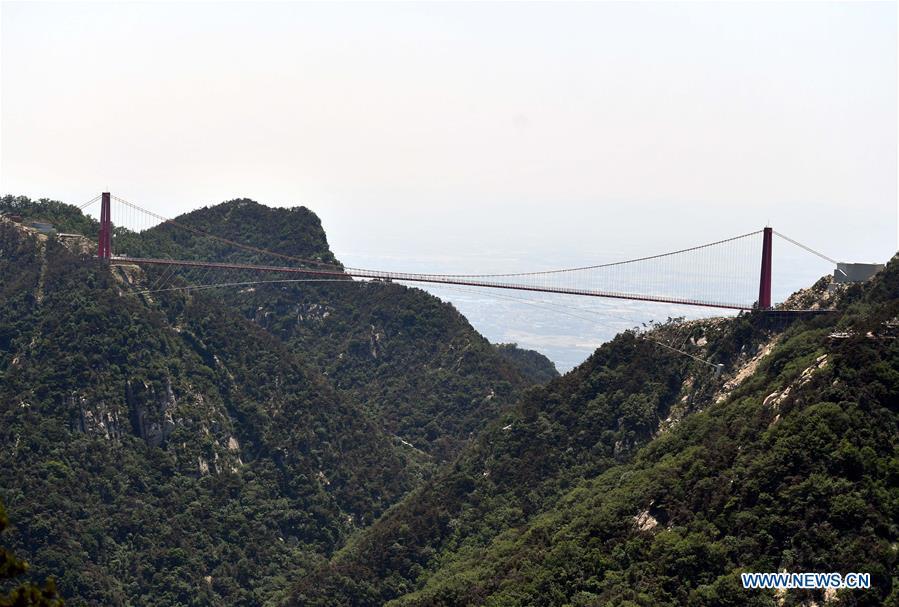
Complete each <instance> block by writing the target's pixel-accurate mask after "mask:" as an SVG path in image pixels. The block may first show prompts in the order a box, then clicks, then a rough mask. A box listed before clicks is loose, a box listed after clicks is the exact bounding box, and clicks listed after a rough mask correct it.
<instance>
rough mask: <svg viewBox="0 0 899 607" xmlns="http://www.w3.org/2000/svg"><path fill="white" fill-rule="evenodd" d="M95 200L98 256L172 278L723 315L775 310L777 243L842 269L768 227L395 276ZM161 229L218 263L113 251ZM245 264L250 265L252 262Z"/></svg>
mask: <svg viewBox="0 0 899 607" xmlns="http://www.w3.org/2000/svg"><path fill="white" fill-rule="evenodd" d="M98 200H99V201H100V230H99V235H98V246H97V257H98V258H99V259H101V260H104V261H106V262H108V263H110V264H111V265H116V266H125V265H135V266H141V267H156V268H164V269H166V270H168V271H169V276H171V275H173V274H174V273H175V272H179V271H182V272H190V271H199V270H203V271H206V272H209V271H213V272H215V271H231V272H239V273H240V275H241V276H247V275H262V274H264V275H275V276H277V277H281V278H282V279H283V280H272V281H267V282H296V281H299V280H302V279H304V278H308V279H310V280H316V279H317V280H331V281H343V280H348V279H353V278H356V279H368V280H381V281H399V282H410V283H429V284H435V285H458V286H463V287H478V288H483V289H502V290H511V291H530V292H537V293H554V294H564V295H574V296H581V297H597V298H608V299H622V300H630V301H642V302H656V303H662V304H677V305H687V306H701V307H706V308H718V309H725V310H752V309H755V310H762V311H766V310H772V309H773V305H772V300H771V287H772V279H773V267H772V250H773V244H774V238H775V237H778V238H779V239H781V240H783V241H785V242H788V243H791V244H792V245H795V246H797V247H800V248H801V249H803V250H805V251H806V252H808V253H811V254H814V255H816V256H818V257H820V258H822V259H824V260H826V261H828V262H831V263H833V264H834V265H836V263H837V262H836V261H835V260H834V259H832V258H830V257H828V256H826V255H823V254H822V253H819V252H817V251H815V250H813V249H811V248H810V247H807V246H805V245H803V244H801V243H799V242H798V241H796V240H793V239H791V238H789V237H787V236H785V235H783V234H780V233H778V232H776V231H775V230H773V229H772V228H771V227H765V228H762V229H759V230H756V231H753V232H749V233H746V234H741V235H738V236H734V237H732V238H726V239H722V240H717V241H714V242H710V243H706V244H702V245H698V246H694V247H689V248H684V249H679V250H676V251H670V252H665V253H659V254H655V255H650V256H643V257H637V258H633V259H627V260H622V261H615V262H609V263H601V264H594V265H584V266H578V267H569V268H554V269H545V270H534V271H529V272H507V273H490V274H445V273H421V272H396V271H386V270H373V269H366V268H354V267H347V266H343V265H340V264H337V263H333V262H325V261H322V260H320V259H309V258H301V257H296V256H291V255H286V254H284V253H281V252H278V251H273V250H268V249H265V248H262V247H258V246H253V245H249V244H246V243H242V242H239V241H237V240H235V239H233V238H226V237H224V236H220V235H216V234H213V233H210V232H208V231H205V230H202V229H200V228H198V227H197V226H196V225H192V224H191V222H189V221H187V220H183V221H176V220H172V219H169V218H166V217H163V216H161V215H158V214H156V213H154V212H152V211H149V210H147V209H145V208H143V207H140V206H138V205H137V204H134V203H132V202H129V201H127V200H124V199H122V198H119V197H118V196H113V195H111V194H109V193H103V194H100V195H98V196H97V197H95V198H94V199H92V200H90V201H88V202H87V203H85V204H83V205H81V208H82V210H83V209H86V208H87V207H89V206H90V205H92V204H95V203H96V202H97V201H98ZM113 202H115V204H113ZM114 215H115V218H114ZM160 226H169V227H170V228H171V230H173V233H174V232H180V235H179V236H178V240H179V241H186V242H190V243H197V242H208V243H211V244H212V245H214V249H215V251H216V255H215V257H216V259H204V258H201V257H199V256H198V257H197V258H194V259H188V258H178V257H176V258H172V257H160V256H140V255H129V254H127V253H124V252H122V253H119V254H116V253H114V252H113V244H114V240H116V238H114V235H115V236H116V237H118V235H119V234H120V233H132V234H142V233H143V232H145V231H147V230H152V229H154V228H155V229H158V228H159V227H160ZM117 228H119V229H122V228H123V229H124V230H126V231H127V232H120V231H117ZM198 248H201V249H202V248H203V247H198ZM207 248H208V247H207ZM185 250H193V249H190V248H187V249H185ZM247 259H252V262H251V261H247ZM298 277H299V279H298ZM260 282H264V281H260ZM234 284H242V283H238V282H235V283H234ZM781 311H783V310H781Z"/></svg>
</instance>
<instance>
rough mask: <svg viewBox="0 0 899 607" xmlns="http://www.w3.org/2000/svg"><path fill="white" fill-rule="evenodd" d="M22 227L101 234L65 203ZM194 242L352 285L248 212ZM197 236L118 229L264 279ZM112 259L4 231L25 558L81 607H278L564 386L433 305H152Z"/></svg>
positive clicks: (263, 214) (304, 241) (14, 475)
mask: <svg viewBox="0 0 899 607" xmlns="http://www.w3.org/2000/svg"><path fill="white" fill-rule="evenodd" d="M0 211H4V212H7V213H11V214H13V215H17V216H21V217H22V218H24V219H25V221H26V223H27V221H28V220H29V219H31V220H45V221H51V222H52V223H53V224H54V226H55V227H56V228H57V229H58V230H59V231H62V232H67V233H79V232H80V233H85V234H86V235H87V236H88V237H92V236H93V233H94V231H95V230H96V223H95V222H93V221H92V220H90V219H89V218H87V217H85V216H84V215H83V214H82V213H81V212H80V211H78V210H77V209H76V208H75V207H72V206H70V205H64V204H62V203H58V202H54V201H46V200H42V201H31V200H29V199H27V198H23V197H17V198H14V197H9V196H7V197H4V198H2V199H0ZM179 221H183V222H186V223H189V224H191V225H192V226H193V227H194V228H195V229H201V230H209V231H213V232H216V233H218V234H221V235H224V237H226V238H229V239H234V240H240V241H241V242H247V243H248V244H251V245H252V244H257V245H260V246H269V247H274V248H277V249H278V250H279V251H281V252H282V253H283V254H285V255H291V256H302V257H304V258H309V257H312V258H316V259H320V260H322V261H325V262H328V263H337V262H336V260H335V259H334V258H333V255H331V253H330V251H329V250H328V247H327V241H326V239H325V235H324V232H323V231H322V230H321V226H320V224H319V222H318V219H317V218H316V217H315V215H314V214H313V213H311V212H310V211H308V210H307V209H303V208H300V209H291V210H287V209H268V208H266V207H263V206H262V205H258V204H256V203H252V202H249V201H234V202H232V203H227V204H224V205H219V206H217V207H212V208H209V209H203V210H201V211H198V212H196V213H194V214H190V215H188V216H186V217H182V218H179ZM183 234H184V232H183V231H181V230H178V229H176V228H174V227H173V226H161V227H159V228H156V229H154V230H151V231H149V232H146V233H144V234H141V235H137V234H133V233H130V232H128V231H127V230H123V229H117V231H116V247H117V250H118V251H119V252H126V253H132V254H146V255H151V256H154V257H165V256H173V257H174V256H181V257H186V258H198V257H201V256H208V257H209V258H212V259H237V260H240V261H256V260H257V259H255V258H253V256H252V255H250V256H248V255H247V253H246V251H245V250H240V249H237V250H233V249H231V248H229V247H224V248H216V245H215V241H211V240H210V239H203V238H195V236H196V234H194V238H192V237H191V233H190V232H187V238H185V237H184V235H183ZM92 247H93V248H92ZM94 248H95V244H92V243H91V242H90V240H89V239H83V240H81V241H79V240H78V239H74V240H73V239H71V238H66V241H65V244H63V243H62V242H61V241H60V240H58V239H57V238H55V237H52V236H51V237H47V236H44V235H41V234H37V233H36V232H35V231H34V230H29V229H27V228H25V227H23V226H22V225H21V224H18V223H16V222H14V221H11V220H9V219H8V218H7V219H2V218H0V420H2V423H0V498H2V499H3V500H4V501H5V503H6V505H7V508H8V510H9V511H10V515H11V518H12V521H13V525H12V527H11V529H10V530H9V531H8V533H7V534H5V535H6V536H7V537H8V538H9V540H8V541H9V542H11V544H12V548H14V549H15V550H16V551H17V552H18V553H20V554H21V555H22V556H24V557H26V558H28V560H29V561H30V562H31V563H32V565H33V572H34V575H35V576H36V578H39V579H43V578H44V577H46V576H47V575H54V576H56V577H57V578H58V579H59V582H60V583H59V586H60V589H61V590H62V593H63V595H64V596H66V597H67V598H68V599H69V601H70V603H72V604H97V605H99V604H102V605H125V604H156V605H176V604H263V603H270V602H273V601H276V599H277V596H278V593H279V592H281V591H283V590H284V589H286V588H288V587H289V585H290V584H289V582H290V580H292V579H296V578H298V577H299V576H300V575H302V573H303V572H304V571H305V570H306V569H307V568H309V567H310V566H312V565H313V564H315V563H317V562H319V561H321V560H322V559H323V558H327V556H328V555H329V554H330V552H331V551H332V550H333V549H335V548H336V547H339V546H340V545H341V544H342V543H343V542H344V540H345V538H346V537H348V536H349V534H350V533H351V532H353V531H354V530H356V529H358V528H360V527H364V526H365V525H367V524H369V523H371V522H372V521H373V520H374V519H375V518H376V517H377V516H378V515H379V514H380V513H381V512H382V511H383V510H384V509H385V508H386V507H387V506H389V505H390V504H392V503H394V502H395V501H396V500H397V499H398V498H399V497H400V496H401V495H403V494H404V493H406V492H407V491H408V490H410V489H411V488H412V487H414V486H416V484H418V483H420V482H421V475H422V474H423V473H424V472H425V471H426V469H427V468H430V467H433V464H434V463H436V462H439V460H440V459H442V458H444V457H449V456H450V455H451V454H452V453H454V452H455V451H456V450H458V448H459V446H460V445H461V444H463V443H464V442H465V440H466V439H467V438H468V436H469V434H470V433H473V432H476V431H477V430H478V429H480V428H481V427H482V426H483V425H484V424H485V423H487V421H488V420H490V419H491V418H492V417H494V416H496V415H497V412H498V411H500V410H502V408H503V407H507V406H508V405H509V403H510V402H512V401H513V400H514V398H515V397H516V395H517V394H518V393H520V391H521V390H522V389H523V388H525V387H526V386H528V385H530V384H532V383H535V382H537V381H541V380H542V379H543V378H545V377H547V376H550V375H556V373H555V369H554V367H553V366H552V363H550V362H549V361H548V360H547V359H545V357H542V356H540V355H537V354H536V353H526V352H523V351H519V350H517V349H511V348H503V349H502V350H500V349H498V348H496V347H494V346H493V345H491V344H489V343H488V342H487V341H486V340H484V339H483V338H482V337H481V336H480V335H478V334H477V332H475V331H474V329H472V328H471V326H470V325H469V324H468V323H467V321H466V320H465V319H464V318H463V317H462V316H461V315H460V314H458V312H457V311H456V310H455V309H454V308H452V306H450V305H447V304H444V303H442V302H440V301H439V300H437V299H436V298H434V297H432V296H430V295H428V294H426V293H424V292H422V291H420V290H417V289H408V288H406V287H402V286H399V285H393V284H386V283H366V284H351V283H350V281H345V282H346V283H348V284H346V285H343V284H341V285H312V287H315V289H317V290H313V289H311V288H310V289H306V288H300V286H299V285H293V286H289V285H288V286H283V285H274V286H272V285H269V286H261V287H260V288H259V289H255V290H254V289H249V290H244V291H243V292H235V291H233V290H232V291H231V292H225V293H220V292H212V291H202V292H200V291H197V292H182V291H177V290H175V291H158V292H153V293H141V292H142V291H146V290H148V289H151V287H153V286H154V284H155V283H156V281H157V279H158V278H160V274H159V273H153V272H150V273H149V274H148V273H145V272H144V271H142V270H140V269H139V268H136V267H123V268H113V269H110V268H109V267H108V266H106V265H103V264H100V263H98V262H96V260H92V259H91V258H90V253H91V252H92V251H93V250H94ZM189 278H193V277H189ZM167 280H169V282H168V283H167V284H166V285H165V286H171V285H172V284H184V283H183V281H181V279H180V278H179V277H178V276H174V277H172V276H171V275H170V276H169V277H168V278H167ZM211 281H212V280H211ZM329 286H337V287H338V289H337V290H336V291H334V290H329ZM341 288H343V289H353V291H346V290H345V291H343V294H341V291H340V290H339V289H341ZM151 290H152V289H151ZM518 359H522V360H526V361H527V364H525V365H520V364H518V363H517V362H516V360H518ZM432 420H436V421H434V423H431V422H432ZM395 435H398V436H395ZM401 439H402V440H401ZM410 442H411V444H409V443H410ZM415 447H418V448H417V449H416V448H415ZM426 452H427V453H426ZM422 464H426V466H423V465H422Z"/></svg>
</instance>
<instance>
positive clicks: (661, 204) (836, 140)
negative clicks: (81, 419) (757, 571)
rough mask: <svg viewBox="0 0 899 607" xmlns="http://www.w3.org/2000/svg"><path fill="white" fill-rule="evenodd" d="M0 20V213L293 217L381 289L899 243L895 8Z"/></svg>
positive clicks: (108, 12)
mask: <svg viewBox="0 0 899 607" xmlns="http://www.w3.org/2000/svg"><path fill="white" fill-rule="evenodd" d="M0 19H2V23H0V53H2V56H0V186H2V187H0V193H3V194H6V193H10V194H23V195H27V196H30V197H33V198H40V197H47V198H54V199H59V200H63V201H66V202H71V203H80V202H83V201H86V200H88V199H90V198H91V197H92V196H94V195H95V194H96V193H98V192H99V191H100V190H110V191H113V192H115V193H117V194H118V195H120V196H122V197H124V198H127V199H130V200H134V201H135V202H138V203H139V204H141V205H142V206H144V207H147V208H150V209H152V210H154V211H156V212H158V213H160V214H162V215H165V216H169V217H172V216H175V215H177V214H180V213H183V212H186V211H188V210H191V209H193V208H196V207H199V206H203V205H207V204H215V203H218V202H221V201H224V200H229V199H233V198H237V197H243V196H246V197H249V198H253V199H255V200H258V201H259V202H262V203H265V204H269V205H286V206H293V205H298V204H303V205H305V206H307V207H309V208H311V209H312V210H314V211H315V212H316V213H317V214H318V215H319V216H320V217H321V218H322V221H323V223H324V226H325V229H326V231H327V233H328V238H329V240H330V242H331V245H332V248H333V249H334V251H335V253H336V254H337V256H338V257H339V258H340V259H341V260H343V261H344V262H346V263H348V264H350V265H357V266H368V267H381V268H384V269H398V270H400V269H410V270H414V269H420V268H422V267H429V268H433V269H434V270H435V271H452V270H456V269H458V270H460V271H472V270H475V269H477V270H484V271H503V270H508V271H516V270H522V269H536V268H541V269H545V268H547V267H553V266H557V265H570V264H580V263H593V262H598V261H609V260H615V259H618V258H621V257H623V256H630V255H633V254H641V253H647V254H651V253H656V252H659V251H664V250H667V249H670V248H673V247H682V246H690V245H693V244H698V243H702V242H707V241H711V240H716V239H718V238H723V237H728V236H732V235H735V234H741V233H745V232H747V231H751V230H755V229H758V228H760V227H762V226H764V225H766V224H770V225H773V226H774V227H775V228H776V229H777V230H779V231H781V232H783V233H786V234H789V235H791V236H794V237H796V238H799V239H801V240H803V241H804V242H807V243H808V244H810V245H812V246H815V247H816V248H818V249H820V250H823V251H825V252H826V253H828V254H830V255H832V256H835V257H838V258H840V259H845V260H848V261H884V260H886V259H887V258H889V257H890V256H891V255H892V254H893V253H895V251H896V249H897V110H896V107H897V51H896V43H897V26H896V24H897V15H896V4H895V3H893V2H843V3H840V2H834V3H815V2H791V3H779V2H758V3H676V2H666V3H636V2H635V3H622V2H599V3H570V4H569V3H545V4H539V3H538V4H534V3H527V4H524V3H477V4H474V3H464V4H462V3H418V4H411V3H395V4H389V3H386V4H385V3H352V4H350V3H257V2H253V3H231V2H201V3H177V4H176V3H130V2H129V3H111V2H110V3H80V2H71V3H37V2H36V3H31V2H27V3H26V2H3V3H2V5H0ZM826 271H827V268H826V267H825V268H823V269H820V268H819V267H811V266H810V267H809V269H808V272H807V274H808V277H806V276H802V277H801V278H797V279H796V284H795V285H794V286H796V287H798V286H803V285H804V284H807V280H808V278H812V277H814V276H817V275H820V274H821V273H824V272H826ZM434 292H435V293H437V294H439V295H440V296H441V297H445V298H449V299H452V300H453V301H455V302H457V304H458V305H460V308H462V310H463V312H465V313H466V314H467V315H469V316H470V317H472V319H473V322H474V323H475V325H476V326H477V327H478V328H479V329H481V330H482V331H484V332H485V334H487V336H488V337H490V338H491V339H494V340H500V339H504V335H505V336H507V337H508V336H509V335H512V336H514V335H519V336H520V337H519V339H518V341H519V342H520V343H522V344H523V345H528V346H530V347H539V346H540V341H539V336H534V334H533V333H528V331H532V330H534V327H533V324H534V323H533V319H532V318H530V317H526V316H523V317H520V318H516V315H518V314H519V313H521V312H522V311H521V310H519V309H517V308H516V309H507V308H502V309H501V313H502V315H503V318H498V319H495V320H494V321H492V322H493V323H498V324H497V325H496V326H494V325H493V324H491V326H490V327H486V328H485V324H484V323H485V321H484V318H487V317H489V314H490V312H489V311H485V310H484V308H483V304H481V303H477V304H474V303H471V302H472V301H474V300H471V299H469V300H466V299H465V297H466V296H464V295H463V296H459V295H458V294H455V295H454V294H452V293H446V292H439V291H438V290H434ZM459 297H461V299H457V298H459ZM466 301H467V303H466ZM477 301H480V298H478V300H477ZM478 306H480V307H478ZM616 306H618V307H616V309H617V310H619V312H620V309H619V308H620V305H619V304H616ZM600 308H602V306H601V305H600ZM657 313H658V312H657V311H653V314H657ZM660 313H664V311H662V312H660ZM630 314H631V317H636V318H640V317H641V315H643V316H645V315H646V314H648V312H647V311H646V309H645V308H640V307H639V306H636V307H631V308H630ZM544 315H545V313H544ZM503 322H506V324H505V327H506V328H505V329H502V328H498V326H499V325H502V324H503ZM515 322H519V325H518V326H517V327H515V326H512V325H514V324H515ZM569 322H570V319H569ZM510 323H511V324H510ZM510 326H511V328H510ZM503 331H506V332H505V333H503ZM554 331H555V332H554ZM583 331H584V329H583V328H578V327H573V328H571V330H570V331H560V330H558V329H549V330H548V333H547V335H544V336H543V337H544V346H546V347H545V348H544V351H547V349H552V348H561V349H562V350H564V349H565V346H564V342H565V339H566V338H567V337H571V338H572V339H578V340H579V344H580V345H578V346H577V348H580V350H577V352H580V353H583V352H588V351H589V348H592V347H593V344H594V343H595V341H596V340H598V339H601V338H607V337H608V335H607V333H608V332H605V333H603V334H602V335H595V336H593V337H591V338H590V339H586V342H588V343H586V345H585V344H584V343H582V342H584V341H585V339H584V338H582V336H581V333H582V332H583ZM529 335H530V337H529ZM521 337H523V338H521ZM532 338H533V339H532ZM529 339H530V340H531V341H530V342H529V341H528V340H529ZM559 344H562V346H559ZM572 347H574V346H572ZM569 349H571V348H569ZM578 356H580V354H578ZM560 357H562V358H564V356H562V355H561V354H558V355H557V356H555V357H554V358H555V359H556V360H557V361H558V360H561V358H560ZM575 358H576V357H569V359H566V361H565V362H564V363H563V364H562V366H563V367H567V366H570V362H571V361H573V360H575Z"/></svg>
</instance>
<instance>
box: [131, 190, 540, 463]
mask: <svg viewBox="0 0 899 607" xmlns="http://www.w3.org/2000/svg"><path fill="white" fill-rule="evenodd" d="M175 221H176V222H177V224H178V225H173V224H163V225H160V226H158V227H156V228H154V229H151V230H148V231H146V232H144V233H141V234H140V235H131V234H122V235H121V237H120V238H118V239H117V241H116V247H119V248H120V250H127V251H128V252H132V253H134V254H140V255H148V256H159V257H171V258H175V259H205V260H210V261H220V262H235V263H263V264H272V265H297V264H296V262H295V259H303V260H312V261H313V262H317V264H328V265H326V266H324V267H325V268H328V269H331V270H334V271H340V270H341V269H342V265H341V264H340V263H339V262H338V261H337V260H336V258H335V257H334V255H333V253H332V252H331V251H330V249H329V247H328V243H327V239H326V236H325V232H324V230H323V229H322V227H321V223H320V221H319V219H318V217H317V216H315V214H314V213H312V212H311V211H309V210H308V209H306V208H304V207H296V208H292V209H278V208H269V207H266V206H264V205H261V204H258V203H256V202H254V201H252V200H248V199H240V200H233V201H230V202H226V203H223V204H220V205H216V206H213V207H208V208H204V209H200V210H197V211H194V212H191V213H188V214H186V215H183V216H181V217H178V218H176V220H175ZM179 226H184V227H179ZM185 228H188V229H185ZM191 230H193V231H191ZM205 234H215V235H217V236H220V237H223V238H225V239H227V240H228V241H231V242H234V241H236V242H240V243H242V244H244V245H248V246H249V247H252V248H255V249H256V250H252V249H251V250H247V249H245V248H236V247H234V246H232V245H231V244H229V242H225V241H221V240H216V239H211V238H208V237H206V236H205ZM260 249H266V250H269V251H273V252H274V253H275V254H276V255H268V254H265V253H260V252H259V250H260ZM280 256H287V259H285V258H284V257H280ZM317 264H315V263H314V264H312V267H317V268H321V267H322V266H321V265H317ZM163 272H164V271H156V272H153V271H150V272H149V279H148V283H151V284H152V282H153V281H154V280H155V278H156V277H158V276H160V274H163ZM213 272H215V274H211V273H209V272H198V271H189V272H183V273H181V276H184V277H185V278H186V279H188V280H189V281H193V282H195V281H197V280H202V281H206V282H208V281H216V282H241V281H259V280H266V279H274V280H277V279H287V280H294V282H282V283H278V284H265V283H263V284H257V285H253V286H248V287H246V288H243V289H229V290H222V291H221V292H220V293H218V294H217V296H218V297H221V299H222V300H223V301H225V302H226V303H227V304H228V306H230V307H232V308H233V309H236V310H240V311H241V313H242V314H243V315H244V316H245V317H246V318H248V319H251V320H253V321H254V322H255V323H257V324H258V325H259V326H261V327H264V328H265V329H266V330H267V331H269V332H270V333H272V334H273V335H275V336H277V337H278V338H280V339H281V340H282V341H284V342H285V343H286V344H288V346H289V347H291V348H292V349H293V350H294V351H296V352H301V353H302V355H303V356H304V357H305V358H307V359H309V360H310V361H312V362H313V363H314V364H315V366H316V367H317V368H318V369H319V370H320V371H321V372H322V373H323V374H325V375H326V376H328V377H329V378H332V380H333V381H334V385H335V387H336V388H337V389H338V390H339V391H340V392H341V393H343V394H346V395H347V396H348V397H350V398H352V399H354V400H356V401H357V402H359V403H362V404H363V405H364V406H365V407H366V408H367V409H368V410H369V411H370V412H371V413H372V415H374V416H375V418H376V419H378V420H379V421H380V423H381V424H382V426H383V427H384V428H385V429H386V430H387V432H389V433H391V434H393V435H395V436H397V437H398V439H401V440H402V441H404V442H405V444H407V445H412V448H415V449H418V450H420V451H422V452H424V453H426V454H428V455H429V456H430V458H431V459H433V460H434V461H436V462H441V461H447V460H449V459H451V458H452V457H453V456H454V455H455V454H456V453H457V452H458V450H459V449H460V448H461V446H462V445H463V444H464V443H465V442H466V441H467V440H468V439H469V438H470V437H471V436H473V435H474V434H475V433H477V432H479V431H480V430H481V429H482V428H483V427H484V425H485V423H486V421H487V420H490V419H492V418H494V417H495V416H496V415H497V414H498V413H499V412H500V411H503V410H504V409H505V408H508V407H509V406H511V404H512V403H513V402H514V401H515V399H516V398H517V396H518V395H519V394H520V392H521V391H522V390H523V389H526V388H528V387H530V386H532V385H536V384H540V383H544V382H545V381H547V380H548V379H551V378H552V377H556V376H558V372H557V371H556V370H555V367H554V366H553V365H552V363H551V362H550V361H549V360H548V359H547V358H546V357H545V356H543V355H542V354H538V353H536V352H530V351H521V350H517V351H513V350H512V349H511V348H508V347H505V348H504V347H499V348H497V347H494V346H493V345H492V344H490V343H489V342H488V341H487V340H486V339H484V338H483V337H482V336H481V335H480V334H479V333H478V332H477V331H475V330H474V328H472V326H471V325H470V324H469V322H468V321H467V320H466V319H465V317H464V316H462V315H461V314H460V313H459V312H458V311H457V310H456V309H455V308H454V307H453V306H452V305H451V304H448V303H445V302H442V301H440V300H439V299H437V298H436V297H433V296H431V295H429V294H428V293H426V292H424V291H422V290H420V289H415V288H410V287H406V286H403V285H399V284H395V283H389V282H380V281H369V282H362V281H351V280H328V281H323V282H322V283H320V284H314V283H311V282H295V280H296V278H297V276H296V275H283V274H281V275H278V274H276V275H263V276H259V275H248V274H246V273H241V272H236V271H230V272H223V271H213ZM203 277H205V278H203ZM301 278H302V277H301Z"/></svg>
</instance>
